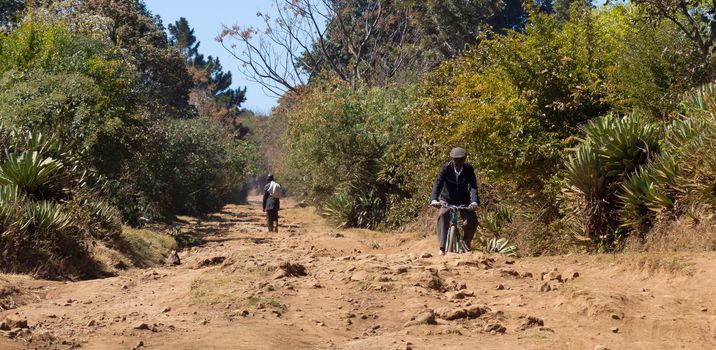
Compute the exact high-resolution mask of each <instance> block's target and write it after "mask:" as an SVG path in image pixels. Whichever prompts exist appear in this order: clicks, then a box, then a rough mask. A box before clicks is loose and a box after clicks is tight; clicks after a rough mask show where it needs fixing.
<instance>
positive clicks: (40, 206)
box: [19, 201, 72, 239]
mask: <svg viewBox="0 0 716 350" xmlns="http://www.w3.org/2000/svg"><path fill="white" fill-rule="evenodd" d="M21 220H22V223H21V225H20V228H19V231H20V232H22V233H23V234H25V235H26V238H27V239H31V238H32V237H41V238H45V239H47V238H50V239H52V238H54V237H53V236H54V235H55V234H57V233H59V232H61V231H62V230H64V229H66V228H67V227H68V226H70V225H71V223H72V220H71V218H70V217H69V216H68V215H67V214H65V213H64V212H63V210H62V206H61V205H59V204H55V203H53V202H48V201H42V202H39V203H38V202H34V201H29V202H28V203H27V206H26V207H25V212H24V214H23V217H22V219H21Z"/></svg>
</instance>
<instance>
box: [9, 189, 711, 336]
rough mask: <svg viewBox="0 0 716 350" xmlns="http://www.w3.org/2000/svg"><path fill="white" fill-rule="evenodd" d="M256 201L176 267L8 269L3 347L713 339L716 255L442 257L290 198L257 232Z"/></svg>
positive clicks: (215, 221)
mask: <svg viewBox="0 0 716 350" xmlns="http://www.w3.org/2000/svg"><path fill="white" fill-rule="evenodd" d="M252 200H253V202H252V203H250V205H243V206H228V207H226V208H225V209H224V211H222V212H221V213H217V214H216V215H213V216H211V217H210V219H209V220H205V221H203V222H201V223H195V224H193V226H192V227H191V229H192V230H193V232H195V233H197V234H201V235H202V236H203V238H204V240H205V243H203V244H201V245H199V246H196V247H193V248H191V249H188V250H185V251H183V252H181V253H180V257H181V259H182V264H181V265H179V266H176V267H159V268H153V269H146V270H140V269H134V270H129V271H127V272H125V273H123V274H121V275H120V276H118V277H113V278H107V279H101V280H91V281H82V282H51V281H36V280H31V279H29V278H27V277H22V276H3V277H2V279H4V280H5V281H6V282H8V283H13V285H15V286H19V287H20V289H21V290H22V295H23V298H22V302H21V303H24V305H22V306H19V307H17V308H14V309H11V310H8V311H3V312H1V313H0V320H3V319H5V318H6V317H7V318H10V319H11V320H27V323H28V327H29V329H26V330H23V331H17V332H15V333H17V334H16V335H15V337H14V338H9V337H8V333H9V332H3V334H4V335H5V336H4V337H2V339H0V349H28V348H29V349H35V348H37V349H68V348H73V347H79V348H81V349H133V348H134V349H171V350H179V349H299V348H306V349H313V348H318V349H435V348H441V349H590V350H591V349H599V348H601V349H645V350H646V349H649V350H652V349H700V350H705V349H716V259H714V258H716V254H698V255H693V254H692V255H686V254H675V255H667V256H664V255H616V256H613V255H599V256H582V255H578V256H560V257H545V258H522V259H506V258H504V257H500V256H486V255H483V254H477V253H475V254H462V255H448V256H445V257H440V256H435V249H434V245H435V243H434V238H433V237H432V235H430V236H429V237H424V235H422V234H418V233H400V234H387V233H376V232H371V231H367V230H335V229H331V228H330V227H329V226H328V225H326V224H325V223H324V222H323V220H322V219H320V218H319V217H318V216H316V215H315V214H314V213H313V210H312V209H311V208H299V207H297V206H295V203H292V202H291V201H290V200H287V201H285V202H284V204H285V206H286V207H288V208H287V209H286V210H283V211H282V215H283V219H282V225H281V231H280V232H279V233H267V232H265V231H266V230H265V228H264V227H263V218H262V215H261V214H262V213H261V211H260V203H258V199H257V198H252ZM185 229H186V228H185ZM302 270H305V271H302ZM303 273H305V275H304V274H303ZM5 307H8V305H6V306H5Z"/></svg>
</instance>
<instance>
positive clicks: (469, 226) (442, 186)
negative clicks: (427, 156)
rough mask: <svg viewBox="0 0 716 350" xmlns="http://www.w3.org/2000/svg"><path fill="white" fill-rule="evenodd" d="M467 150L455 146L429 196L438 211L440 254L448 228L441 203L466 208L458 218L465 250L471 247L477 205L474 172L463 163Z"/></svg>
mask: <svg viewBox="0 0 716 350" xmlns="http://www.w3.org/2000/svg"><path fill="white" fill-rule="evenodd" d="M466 159H467V151H466V150H465V149H464V148H460V147H456V148H453V149H452V150H451V151H450V161H449V162H447V163H445V164H443V166H442V167H441V168H440V172H439V173H438V176H437V178H436V179H435V183H434V184H433V193H432V196H431V197H430V200H431V201H430V205H431V206H434V207H437V208H440V212H439V213H438V219H437V232H438V244H439V247H440V248H439V249H440V255H444V254H445V239H446V237H447V233H448V230H449V229H450V209H448V208H445V207H444V206H443V203H447V204H449V205H466V206H468V209H461V210H460V216H461V217H462V219H463V229H464V231H463V232H464V233H465V236H464V240H465V244H466V245H467V248H468V249H471V246H472V237H473V236H474V235H475V230H477V215H476V214H475V210H476V209H477V207H478V206H479V205H480V197H479V195H478V192H477V176H476V175H475V169H474V168H473V167H472V166H471V165H470V164H467V163H466V162H465V161H466Z"/></svg>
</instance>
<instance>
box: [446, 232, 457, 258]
mask: <svg viewBox="0 0 716 350" xmlns="http://www.w3.org/2000/svg"><path fill="white" fill-rule="evenodd" d="M456 236H457V227H456V226H455V225H452V226H450V232H448V236H447V246H448V248H447V249H445V251H447V252H458V250H457V249H455V247H456V245H455V242H456V241H457V237H456Z"/></svg>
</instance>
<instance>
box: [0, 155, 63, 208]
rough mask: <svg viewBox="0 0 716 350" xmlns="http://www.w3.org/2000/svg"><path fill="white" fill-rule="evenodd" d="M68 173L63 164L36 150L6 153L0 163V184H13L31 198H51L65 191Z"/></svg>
mask: <svg viewBox="0 0 716 350" xmlns="http://www.w3.org/2000/svg"><path fill="white" fill-rule="evenodd" d="M68 181H69V177H68V174H67V173H66V172H65V171H64V165H63V164H62V163H61V162H60V161H58V160H56V159H54V158H45V157H43V156H42V155H41V154H40V153H39V152H37V151H32V152H31V151H26V152H22V153H20V154H8V155H7V158H6V159H5V161H4V162H3V163H2V164H0V184H1V185H14V186H17V187H18V188H19V189H20V191H22V192H23V193H24V194H25V195H27V196H30V197H32V198H35V199H38V200H42V199H52V198H54V197H57V196H61V195H62V194H63V193H64V192H66V191H67V187H66V186H67V184H68Z"/></svg>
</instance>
